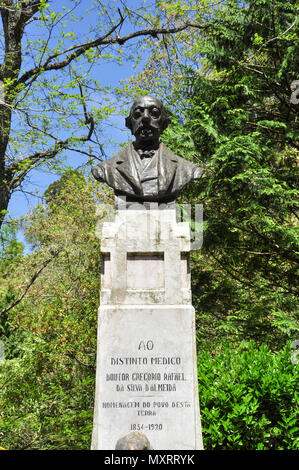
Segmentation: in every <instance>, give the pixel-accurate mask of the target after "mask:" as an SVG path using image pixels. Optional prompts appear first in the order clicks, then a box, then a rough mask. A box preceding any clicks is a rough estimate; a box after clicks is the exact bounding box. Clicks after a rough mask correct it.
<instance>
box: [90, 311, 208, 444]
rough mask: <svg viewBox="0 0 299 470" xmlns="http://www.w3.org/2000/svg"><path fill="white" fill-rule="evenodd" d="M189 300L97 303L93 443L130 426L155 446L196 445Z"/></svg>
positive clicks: (112, 440) (109, 439)
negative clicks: (157, 303)
mask: <svg viewBox="0 0 299 470" xmlns="http://www.w3.org/2000/svg"><path fill="white" fill-rule="evenodd" d="M196 363H197V361H196V347H195V324H194V309H193V307H192V306H191V305H163V306H162V305H144V306H142V305H138V306H136V305H126V306H124V305H122V306H116V305H104V306H101V307H100V309H99V330H98V356H97V385H96V401H95V415H94V428H93V439H92V449H104V450H113V449H115V445H116V442H117V441H118V439H120V438H121V437H123V436H125V435H127V434H128V433H130V432H132V431H138V432H140V433H142V434H145V435H146V437H147V438H148V439H149V441H150V443H151V446H152V448H153V449H154V450H193V449H202V438H201V427H200V414H199V402H198V392H197V369H196Z"/></svg>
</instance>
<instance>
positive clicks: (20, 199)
mask: <svg viewBox="0 0 299 470" xmlns="http://www.w3.org/2000/svg"><path fill="white" fill-rule="evenodd" d="M63 3H69V4H70V0H64V2H59V1H58V0H53V1H52V2H51V5H52V6H53V8H56V6H57V5H59V6H60V7H61V5H62V4H63ZM115 3H116V5H117V6H120V7H121V6H122V2H121V1H120V2H117V1H116V2H115ZM140 3H142V1H141V0H140V1H139V0H129V1H128V2H127V4H128V5H129V7H130V8H132V9H133V8H135V7H136V5H140ZM90 4H92V1H90ZM87 6H88V2H87V1H85V0H83V2H82V3H81V6H80V7H79V10H77V12H76V13H78V12H79V13H80V9H81V11H82V13H84V10H85V8H86V7H87ZM89 26H90V24H88V23H86V22H84V21H83V22H78V23H76V24H75V27H74V26H72V28H73V30H74V32H75V33H76V35H77V37H78V42H84V41H85V40H86V35H87V31H88V28H89ZM34 27H36V26H35V23H33V24H32V26H31V31H30V33H31V34H33V35H35V33H36V36H38V33H39V31H38V30H37V29H36V30H34ZM95 27H96V25H95ZM125 32H126V29H125V28H123V29H122V33H123V34H124V33H125ZM140 67H141V65H140ZM133 73H136V69H133V65H132V63H130V62H124V63H123V64H121V65H120V64H117V63H115V62H109V61H106V62H105V64H102V63H100V64H98V65H96V66H95V67H94V71H93V74H94V76H97V74H98V75H99V76H100V79H101V84H102V85H103V86H112V87H113V86H117V85H118V84H119V81H120V80H123V79H126V78H128V77H130V76H131V75H132V74H133ZM113 123H114V124H116V127H112V126H111V125H110V124H111V123H109V122H107V123H106V124H107V125H106V126H105V128H104V130H103V140H106V139H107V140H108V139H109V138H113V139H114V140H115V141H116V142H119V143H121V142H124V141H125V140H127V139H128V138H129V132H128V130H127V129H126V128H125V124H124V117H123V116H117V115H116V116H114V118H113ZM32 151H34V148H33V149H32ZM105 152H106V153H107V155H108V156H110V154H111V155H112V154H113V153H114V152H115V146H113V145H112V144H109V143H107V144H106V145H105ZM83 162H84V159H83V158H82V156H80V154H78V153H75V152H72V153H71V152H70V153H69V154H68V155H67V156H66V160H65V165H66V166H71V167H73V168H77V167H78V166H80V165H81V164H82V163H83ZM57 179H59V175H58V174H55V173H51V172H49V171H48V170H45V169H37V170H32V171H31V173H30V177H29V179H28V182H27V183H26V185H24V186H23V188H22V191H16V192H15V193H14V194H13V196H12V198H11V200H10V203H9V207H8V211H9V216H10V217H11V218H20V217H21V216H25V215H26V214H27V212H28V211H29V210H31V209H33V208H34V207H35V206H36V205H37V204H38V203H39V202H40V198H39V197H38V196H42V194H43V193H44V191H45V190H46V189H47V187H48V186H49V185H50V184H51V183H52V182H53V181H55V180H57ZM34 194H36V195H34ZM18 239H19V240H20V241H23V242H24V237H23V235H22V231H19V233H18Z"/></svg>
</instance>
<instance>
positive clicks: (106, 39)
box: [18, 17, 209, 84]
mask: <svg viewBox="0 0 299 470" xmlns="http://www.w3.org/2000/svg"><path fill="white" fill-rule="evenodd" d="M124 20H125V18H124V17H121V19H120V20H119V22H118V23H117V25H115V26H113V28H111V29H110V30H109V31H108V32H107V33H106V34H104V36H101V37H100V38H98V39H95V40H94V41H90V42H86V43H83V44H77V45H75V46H72V47H70V48H68V49H66V50H65V51H62V52H59V53H56V54H53V55H51V56H50V57H48V59H47V60H46V61H45V62H44V63H43V64H42V65H40V66H38V67H34V68H32V69H31V70H28V71H27V72H25V73H24V74H23V75H22V76H21V77H20V78H19V80H18V83H19V84H24V83H26V82H27V81H28V80H29V79H30V78H33V79H36V77H37V76H38V75H39V74H40V73H41V72H45V71H50V70H59V69H61V68H64V67H66V66H67V65H69V64H70V63H71V62H72V61H73V60H74V59H76V58H77V57H79V56H81V55H83V54H84V53H85V52H86V51H87V50H88V49H91V48H95V47H98V46H107V45H112V44H120V45H122V44H124V43H126V42H127V41H129V40H131V39H134V38H138V37H142V36H152V37H156V36H157V35H158V34H175V33H178V32H181V31H184V30H185V29H187V28H190V27H192V28H200V29H206V28H208V27H209V25H204V26H201V25H195V24H192V23H185V24H184V25H182V26H178V27H176V28H157V29H155V28H151V29H143V30H140V31H135V32H133V33H130V34H127V35H125V36H121V37H120V36H117V37H110V36H111V35H112V34H113V32H114V31H115V30H116V29H117V28H118V27H119V26H120V25H121V24H122V23H123V22H124ZM72 51H73V52H72ZM66 54H67V56H66V57H65V59H63V60H61V61H56V62H53V61H54V60H55V59H57V58H58V57H59V56H61V55H66Z"/></svg>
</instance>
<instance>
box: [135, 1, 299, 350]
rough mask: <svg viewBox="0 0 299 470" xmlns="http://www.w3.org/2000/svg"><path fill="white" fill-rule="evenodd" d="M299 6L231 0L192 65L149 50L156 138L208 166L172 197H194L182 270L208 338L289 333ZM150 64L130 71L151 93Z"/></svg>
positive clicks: (293, 289)
mask: <svg viewBox="0 0 299 470" xmlns="http://www.w3.org/2000/svg"><path fill="white" fill-rule="evenodd" d="M297 13H298V10H297V7H296V4H295V2H294V1H287V2H285V1H284V2H281V1H280V0H275V1H272V2H271V5H270V6H269V2H267V1H265V0H252V1H249V2H247V3H246V4H240V3H239V2H237V1H235V0H230V1H228V2H226V4H225V5H224V4H221V5H220V6H219V7H217V8H215V10H214V11H213V18H214V22H213V24H211V27H210V28H209V29H208V30H204V31H201V32H200V33H198V32H194V35H195V38H193V43H192V53H193V54H197V55H198V56H200V59H201V64H202V65H201V68H198V67H196V64H195V63H192V58H191V59H190V60H187V59H186V58H182V60H178V62H179V63H178V65H177V67H176V70H174V71H173V72H172V73H171V67H170V64H169V63H168V62H167V61H164V62H163V63H162V62H161V61H160V62H159V58H158V57H157V55H156V54H155V51H154V53H153V58H152V62H153V64H154V65H153V67H154V68H155V67H156V68H157V67H159V65H160V66H161V67H163V66H164V67H166V68H167V67H168V69H167V71H166V72H164V76H167V72H168V77H169V79H168V81H167V80H166V83H164V86H165V90H166V88H167V87H168V88H169V89H170V90H171V92H170V94H169V95H168V97H167V101H168V103H169V104H171V105H172V109H173V111H174V114H176V115H177V119H174V122H173V126H172V127H169V128H168V129H167V130H166V132H165V134H164V136H163V140H164V141H165V142H166V144H167V145H168V146H169V147H170V148H172V149H173V150H174V151H176V152H177V153H178V154H180V155H182V156H185V157H186V158H189V159H191V160H193V161H195V162H197V163H198V164H200V165H202V166H204V167H205V168H206V176H205V177H204V178H203V179H202V180H201V181H200V182H199V183H198V184H196V185H193V186H192V187H190V188H188V189H187V190H186V191H185V194H184V199H182V201H185V202H189V203H190V202H193V203H204V218H205V220H204V244H203V249H202V251H201V253H197V254H195V255H194V256H193V268H192V278H193V299H194V304H195V306H196V308H197V311H198V336H199V338H200V339H201V341H202V342H204V343H205V344H206V345H207V344H210V345H211V344H213V342H214V344H216V343H219V342H220V341H221V340H222V338H224V339H225V340H227V339H228V338H229V339H230V341H232V342H236V343H238V342H239V341H241V340H244V339H245V340H249V339H254V340H255V341H257V342H259V343H263V342H267V343H268V344H269V345H271V347H273V348H277V347H281V346H282V345H284V344H285V342H286V340H287V339H288V338H292V337H294V335H295V332H296V331H298V321H297V320H298V319H297V314H296V310H297V308H296V305H297V302H298V290H297V286H298V278H297V266H298V261H299V260H298V236H297V227H296V226H297V223H298V212H297V210H298V169H297V163H298V105H297V104H296V103H294V102H293V101H292V100H291V95H292V83H293V81H294V80H296V73H297V68H296V61H297V57H298V40H297V38H296V31H297V29H298V15H297ZM183 39H184V38H183ZM189 57H190V50H189V51H188V58H189ZM152 62H151V61H149V63H148V68H147V69H146V70H145V72H144V74H143V75H142V76H139V77H137V79H136V84H137V86H141V83H143V86H144V88H147V90H148V91H151V92H153V90H154V88H155V83H154V82H153V80H152V76H151V70H152V67H151V64H152ZM170 79H171V81H170ZM171 83H172V86H171ZM159 86H161V83H160V84H159ZM165 92H166V91H165ZM176 103H179V104H178V105H176Z"/></svg>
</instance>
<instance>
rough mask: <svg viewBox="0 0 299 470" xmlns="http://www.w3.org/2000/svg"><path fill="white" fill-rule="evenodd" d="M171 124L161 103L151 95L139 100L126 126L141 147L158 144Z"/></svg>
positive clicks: (135, 103) (132, 109) (134, 105)
mask: <svg viewBox="0 0 299 470" xmlns="http://www.w3.org/2000/svg"><path fill="white" fill-rule="evenodd" d="M169 123H170V118H169V116H168V114H167V112H166V110H165V108H164V106H163V104H162V103H161V101H160V100H158V99H157V98H154V97H153V96H149V95H147V96H140V97H139V98H137V99H136V100H135V101H134V103H133V105H132V107H131V111H130V114H129V116H128V117H127V118H126V126H127V127H128V128H129V129H130V130H131V132H132V134H133V135H134V136H135V138H136V143H137V144H138V145H140V146H149V145H151V144H153V145H154V144H156V143H157V142H158V140H159V137H160V134H161V133H162V132H163V131H164V130H165V129H166V127H167V126H168V124H169Z"/></svg>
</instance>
